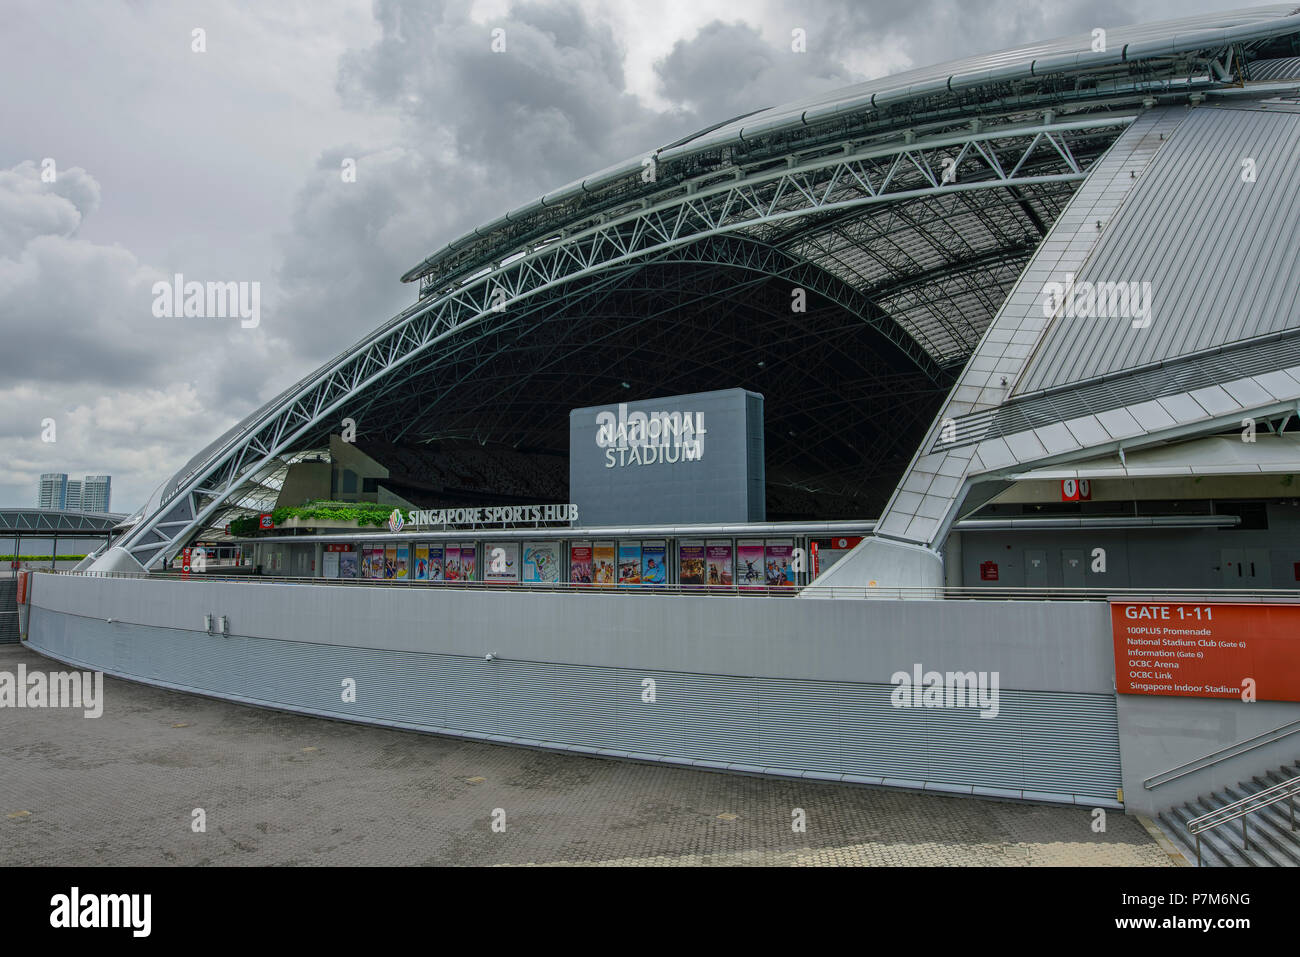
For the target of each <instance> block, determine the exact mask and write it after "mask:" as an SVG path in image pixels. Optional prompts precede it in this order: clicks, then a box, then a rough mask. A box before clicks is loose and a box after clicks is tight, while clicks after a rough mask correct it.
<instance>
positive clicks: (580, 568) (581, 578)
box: [569, 542, 591, 585]
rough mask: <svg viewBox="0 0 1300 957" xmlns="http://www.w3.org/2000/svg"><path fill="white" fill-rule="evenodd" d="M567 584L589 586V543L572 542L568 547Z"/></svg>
mask: <svg viewBox="0 0 1300 957" xmlns="http://www.w3.org/2000/svg"><path fill="white" fill-rule="evenodd" d="M569 584H571V585H590V584H591V542H574V543H573V544H572V545H571V546H570V547H569Z"/></svg>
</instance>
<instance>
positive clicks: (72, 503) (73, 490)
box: [63, 479, 81, 512]
mask: <svg viewBox="0 0 1300 957" xmlns="http://www.w3.org/2000/svg"><path fill="white" fill-rule="evenodd" d="M63 507H64V508H66V509H67V510H68V511H70V512H80V511H81V479H70V480H69V481H68V485H67V491H65V492H64V493H63Z"/></svg>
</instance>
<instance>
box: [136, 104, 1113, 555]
mask: <svg viewBox="0 0 1300 957" xmlns="http://www.w3.org/2000/svg"><path fill="white" fill-rule="evenodd" d="M1133 118H1134V117H1133V115H1131V114H1130V115H1107V116H1100V117H1096V118H1093V119H1087V120H1080V121H1078V122H1074V123H1060V124H1053V123H1050V122H1036V123H1031V124H1027V125H1019V126H1017V125H1011V126H1007V127H1003V128H999V129H996V130H988V131H971V132H969V133H967V134H964V135H961V136H943V137H939V138H936V139H933V140H926V141H924V142H913V141H911V138H910V137H907V138H905V139H904V140H903V141H901V142H898V143H895V144H892V145H890V146H885V147H875V148H872V149H868V150H863V151H860V152H856V153H853V152H849V151H848V150H847V148H846V150H845V152H844V153H843V154H842V155H840V156H837V157H835V158H833V159H827V158H825V157H822V158H818V159H816V160H813V161H810V162H807V163H804V164H799V163H797V162H796V161H795V157H793V156H791V157H789V158H788V160H787V162H786V163H785V164H782V165H781V167H780V168H777V169H766V170H763V171H759V172H755V173H751V174H749V175H747V176H728V177H727V180H728V181H727V182H724V183H718V184H714V185H704V184H701V183H696V182H692V183H687V184H684V185H682V186H680V187H679V188H676V189H674V190H672V191H671V192H672V193H673V195H671V196H670V197H668V198H666V199H663V200H661V201H660V202H658V203H655V204H653V205H651V204H648V203H646V204H643V205H642V206H640V207H639V208H637V209H635V210H633V211H629V212H627V213H624V214H623V215H621V216H617V217H613V218H610V219H608V220H604V217H601V219H602V220H603V221H602V222H600V223H599V224H598V225H595V226H592V227H589V228H586V229H583V230H581V231H579V232H576V233H574V234H573V235H569V236H562V237H559V238H557V239H555V240H554V241H552V242H544V243H542V244H537V245H534V246H531V247H529V248H527V249H525V250H520V251H519V252H517V253H515V254H513V255H511V256H508V257H506V258H505V259H503V260H502V261H500V262H497V263H491V264H485V266H484V268H483V269H481V270H479V272H477V273H475V274H474V275H472V276H470V277H469V278H468V279H466V280H463V281H461V282H458V283H455V284H453V285H451V286H449V287H445V288H443V289H440V290H437V291H436V292H435V293H434V294H433V295H429V296H427V298H424V299H422V300H421V301H420V302H418V303H417V304H416V305H415V306H414V307H412V308H411V309H408V310H406V311H404V312H403V313H401V314H399V315H398V316H396V317H394V318H393V319H392V320H390V321H389V322H387V323H385V324H384V325H383V326H381V327H380V328H379V329H376V330H375V332H373V333H372V334H371V335H370V336H367V337H366V338H365V339H363V340H362V341H361V342H359V343H357V344H356V345H355V346H353V347H352V348H351V349H349V350H347V351H345V352H343V353H341V354H340V355H339V356H337V357H336V358H335V359H334V360H332V361H331V362H329V363H326V364H325V365H324V366H322V367H321V368H320V369H318V370H317V371H316V372H315V373H313V374H312V375H310V376H308V377H307V378H306V379H304V380H302V381H301V382H299V383H298V384H296V385H295V386H293V387H291V388H290V389H289V390H286V391H285V392H284V393H281V395H280V396H278V397H277V398H276V399H274V400H272V401H271V402H270V403H268V404H267V405H265V406H263V407H262V409H260V410H258V411H257V412H256V413H254V414H253V415H252V416H250V417H249V418H248V419H246V420H245V422H244V423H241V424H240V425H239V426H237V427H236V428H235V429H233V430H231V432H229V433H227V435H226V436H223V437H222V439H221V440H219V441H218V443H216V447H215V448H210V449H209V450H205V452H204V453H202V454H201V456H200V457H198V459H197V460H195V461H192V462H191V463H190V465H188V466H187V467H186V469H184V470H182V473H178V474H177V476H175V477H174V478H173V480H172V481H171V482H170V483H168V484H167V485H166V486H164V488H163V489H160V490H159V493H158V499H157V501H156V502H153V501H151V502H150V503H149V504H148V505H147V506H146V507H145V508H144V509H143V510H142V514H141V517H140V520H139V521H137V522H136V523H135V524H134V526H133V527H132V529H131V530H130V532H129V533H127V535H126V536H125V537H124V539H123V540H122V541H121V542H120V543H119V546H120V548H121V549H124V550H125V551H126V552H128V553H129V554H130V555H131V556H132V557H133V558H134V559H135V560H136V561H137V562H139V563H140V565H142V566H143V567H145V568H149V567H151V566H153V565H155V564H157V563H158V562H159V561H160V560H161V559H162V558H163V557H165V556H166V555H168V554H174V552H175V551H176V550H177V548H178V547H179V543H181V542H183V541H184V540H185V539H187V538H188V537H189V536H191V535H192V534H194V533H195V532H197V531H198V530H200V529H201V528H202V527H203V526H204V523H205V521H206V520H207V519H208V518H210V517H211V516H212V514H213V513H214V512H215V511H216V510H217V509H218V508H220V506H221V504H222V502H223V501H224V500H225V499H226V498H227V497H228V496H229V495H230V494H231V493H232V492H233V491H234V490H235V489H236V488H237V487H238V486H239V485H240V484H241V482H242V481H243V480H244V479H246V478H247V477H249V476H252V475H256V474H258V473H260V472H262V471H263V470H265V469H266V468H267V467H268V465H270V464H271V463H273V462H274V461H275V460H276V459H277V457H278V456H280V455H281V454H282V453H283V452H285V451H286V450H288V449H289V448H290V446H291V444H292V443H294V442H295V441H296V440H298V439H299V438H301V437H302V436H303V435H304V434H306V433H307V432H308V431H309V430H311V429H312V428H313V427H314V426H316V425H317V424H318V423H320V422H321V421H322V420H323V419H324V418H325V417H326V416H328V415H330V414H332V413H333V412H335V411H336V410H337V409H339V407H340V406H341V405H342V404H343V403H344V402H345V401H346V400H348V399H349V398H351V397H353V396H356V395H357V394H359V393H361V392H364V391H367V390H369V389H370V388H371V387H373V386H375V385H376V384H378V383H380V382H382V381H383V380H384V379H385V378H386V377H388V376H391V375H392V374H393V373H394V372H396V371H398V370H400V369H401V368H402V367H403V366H405V365H406V364H407V363H408V362H410V361H412V360H413V359H415V358H416V357H417V356H420V355H421V354H423V353H424V352H425V351H426V350H428V349H430V348H432V347H433V346H434V345H436V344H437V343H439V342H441V341H443V340H444V339H446V338H447V337H449V336H451V335H452V334H453V333H456V332H459V331H462V330H464V329H466V328H468V327H470V326H472V325H473V324H475V323H478V322H480V321H482V320H483V319H485V318H487V317H490V316H492V315H493V314H496V313H500V312H503V311H504V310H505V309H507V308H509V307H510V306H512V305H515V304H523V303H525V302H527V301H528V300H530V299H533V298H534V297H539V296H540V295H541V294H543V293H545V292H547V291H549V290H553V289H556V288H558V287H560V286H562V285H565V284H568V283H572V282H574V281H575V280H580V279H583V278H585V277H591V276H595V275H597V274H599V273H602V272H606V271H608V270H610V269H613V268H615V267H617V266H620V265H623V264H626V263H632V262H640V261H645V260H646V259H647V258H654V257H655V256H657V255H666V254H670V253H671V252H672V251H673V250H675V249H679V248H682V247H686V246H690V245H693V244H697V243H699V242H700V241H701V240H706V239H709V238H711V237H715V236H721V235H725V234H737V235H745V234H747V233H757V234H758V235H759V236H760V237H761V236H762V233H763V229H764V227H771V226H774V225H776V224H779V223H783V222H787V221H792V220H796V219H798V218H801V217H813V216H817V215H821V214H834V213H839V212H843V211H846V210H855V209H856V210H865V209H867V208H869V207H872V206H879V205H885V204H893V203H898V202H902V201H907V200H914V199H917V198H921V197H926V196H934V195H939V194H944V193H956V192H966V191H980V190H990V189H994V190H1000V189H1007V188H1017V187H1021V186H1032V185H1035V184H1041V183H1060V182H1077V181H1081V180H1082V179H1084V178H1085V177H1086V175H1087V173H1086V171H1085V170H1084V169H1083V168H1082V167H1081V166H1080V163H1079V162H1078V160H1077V159H1076V158H1075V157H1074V156H1073V155H1072V153H1071V151H1070V149H1069V145H1068V143H1067V142H1066V139H1065V135H1066V134H1067V133H1071V132H1083V131H1087V130H1094V131H1095V130H1107V131H1110V130H1118V129H1119V128H1122V127H1125V126H1127V125H1128V124H1129V123H1131V122H1132V121H1133ZM1003 157H1011V158H1013V159H1014V162H1008V161H1007V160H1005V159H1004V158H1003ZM765 248H766V249H768V250H770V251H771V254H779V255H780V256H783V257H784V256H788V254H786V253H784V252H783V251H780V250H775V249H774V248H773V247H765ZM787 266H788V268H789V275H790V278H791V279H792V280H795V281H796V284H801V283H804V282H806V283H808V284H809V288H817V285H818V284H822V285H826V279H825V278H823V277H826V276H827V275H828V274H827V273H825V272H824V271H823V270H821V269H819V268H817V267H816V266H814V265H812V264H810V263H807V262H804V263H795V264H794V265H789V264H788V263H787ZM428 291H429V290H427V289H425V290H422V292H426V293H427V292H428ZM828 298H834V296H833V295H831V296H828ZM846 305H847V304H846ZM858 309H859V310H861V311H858V312H857V314H858V315H860V316H863V317H864V319H866V321H867V322H868V323H870V324H872V325H873V326H874V328H876V329H877V331H878V332H880V333H882V334H883V335H884V336H885V337H886V338H887V339H888V340H889V341H891V342H892V343H894V344H895V345H896V346H897V347H898V348H899V349H900V350H902V351H903V352H904V354H906V355H908V356H909V357H910V358H911V359H912V360H913V361H914V362H915V363H916V364H917V365H918V366H919V367H921V368H922V369H925V368H927V366H931V367H932V363H930V360H929V357H928V355H927V354H926V353H925V350H924V349H923V348H922V347H921V346H920V345H918V344H917V343H916V342H915V341H914V340H912V339H911V338H910V337H909V336H908V335H907V334H906V332H904V331H903V330H902V329H901V328H899V327H898V326H897V324H895V323H892V322H890V321H889V319H888V317H887V316H883V315H882V316H874V315H873V311H874V310H872V308H871V306H870V303H869V301H867V300H866V299H865V298H863V299H862V300H861V302H860V303H859V304H858Z"/></svg>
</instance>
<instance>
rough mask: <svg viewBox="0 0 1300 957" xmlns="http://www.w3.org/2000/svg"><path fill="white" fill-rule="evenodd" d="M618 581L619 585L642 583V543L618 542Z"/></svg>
mask: <svg viewBox="0 0 1300 957" xmlns="http://www.w3.org/2000/svg"><path fill="white" fill-rule="evenodd" d="M618 583H619V585H626V586H629V587H630V586H632V585H639V584H641V543H640V542H619V543H618Z"/></svg>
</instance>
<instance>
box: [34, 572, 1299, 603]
mask: <svg viewBox="0 0 1300 957" xmlns="http://www.w3.org/2000/svg"><path fill="white" fill-rule="evenodd" d="M217 567H222V566H217ZM32 571H40V572H42V573H45V574H58V575H75V576H81V577H85V578H149V579H154V580H159V581H194V580H203V581H237V582H251V583H257V584H275V585H283V584H301V585H343V586H346V587H353V588H355V587H362V588H365V587H375V588H465V589H471V590H480V591H481V590H484V589H486V590H489V591H543V592H552V593H559V592H564V593H572V594H602V595H609V594H615V593H617V594H621V595H759V594H764V593H770V594H772V595H783V596H786V597H791V596H793V595H796V594H803V595H807V596H808V597H815V598H846V599H847V598H886V599H888V598H896V599H918V600H931V601H943V600H954V599H955V600H973V601H1091V602H1105V601H1110V600H1114V601H1130V602H1132V601H1149V602H1162V603H1170V602H1193V601H1204V602H1231V603H1238V604H1241V603H1251V604H1258V603H1264V602H1269V603H1281V604H1300V589H1228V588H1218V589H1215V588H1108V589H1097V588H1050V587H1049V588H1021V587H999V588H991V587H986V586H974V585H961V586H958V585H953V586H949V585H934V586H913V587H902V586H886V587H874V586H863V585H819V584H817V583H816V582H813V583H811V584H808V585H773V586H769V585H765V584H757V585H746V584H744V583H733V584H731V585H683V584H673V583H667V584H662V585H646V584H641V585H622V586H620V585H618V584H609V585H596V584H594V583H593V584H589V585H588V584H582V585H579V584H575V583H573V582H485V581H454V582H446V581H425V580H416V579H413V578H316V577H311V576H307V577H297V576H292V575H274V574H271V575H268V574H265V573H263V574H261V575H251V574H250V575H237V574H212V573H211V572H209V573H206V574H205V573H201V572H191V573H189V576H188V578H186V577H185V576H184V574H183V573H181V572H178V571H175V570H169V571H166V572H144V571H139V572H137V571H113V572H108V571H90V570H84V571H73V570H71V569H60V570H51V569H32Z"/></svg>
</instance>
